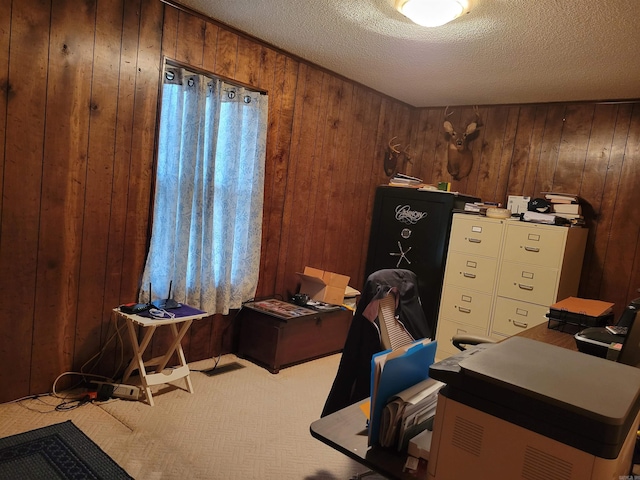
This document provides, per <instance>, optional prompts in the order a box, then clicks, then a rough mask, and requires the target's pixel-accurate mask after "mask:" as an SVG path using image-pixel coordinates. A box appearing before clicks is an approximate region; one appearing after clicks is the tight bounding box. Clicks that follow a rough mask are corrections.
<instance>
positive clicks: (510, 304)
mask: <svg viewBox="0 0 640 480" xmlns="http://www.w3.org/2000/svg"><path fill="white" fill-rule="evenodd" d="M548 311H549V309H548V308H547V307H545V306H542V305H535V304H532V303H523V302H519V301H517V300H511V299H509V298H502V297H498V299H497V300H496V310H495V315H494V320H493V329H492V332H493V333H496V334H500V335H506V336H508V337H510V336H511V335H516V334H517V333H520V332H522V331H523V330H526V329H527V328H531V327H535V326H536V325H539V324H541V323H544V322H546V321H547V317H546V316H545V315H546V314H547V312H548Z"/></svg>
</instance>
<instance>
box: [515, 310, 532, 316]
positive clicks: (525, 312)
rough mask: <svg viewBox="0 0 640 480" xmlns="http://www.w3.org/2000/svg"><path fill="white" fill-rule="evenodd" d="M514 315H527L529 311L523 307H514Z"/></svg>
mask: <svg viewBox="0 0 640 480" xmlns="http://www.w3.org/2000/svg"><path fill="white" fill-rule="evenodd" d="M516 315H522V316H523V317H526V316H527V315H529V311H528V310H525V309H523V308H516Z"/></svg>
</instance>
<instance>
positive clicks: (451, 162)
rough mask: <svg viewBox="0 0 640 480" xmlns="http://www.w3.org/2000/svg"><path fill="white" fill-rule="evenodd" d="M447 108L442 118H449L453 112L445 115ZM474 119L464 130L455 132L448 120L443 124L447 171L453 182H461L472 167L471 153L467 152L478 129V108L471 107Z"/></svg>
mask: <svg viewBox="0 0 640 480" xmlns="http://www.w3.org/2000/svg"><path fill="white" fill-rule="evenodd" d="M448 109H449V107H447V108H445V110H444V116H445V118H447V117H449V116H450V115H451V114H452V113H453V112H451V113H447V110H448ZM473 111H474V113H475V118H474V120H473V121H471V122H469V123H468V124H467V126H466V128H465V129H464V132H462V131H461V130H458V131H456V128H455V127H454V126H453V124H452V123H451V122H450V121H449V120H445V122H444V131H445V132H446V135H447V142H448V145H447V171H448V172H449V174H450V175H451V176H452V177H453V179H454V180H462V179H463V178H465V177H466V176H467V175H469V172H471V167H472V166H473V153H472V152H471V150H469V142H470V141H472V140H473V139H474V138H475V137H476V135H474V133H476V132H477V131H478V128H479V127H480V113H479V112H478V107H477V106H476V107H473Z"/></svg>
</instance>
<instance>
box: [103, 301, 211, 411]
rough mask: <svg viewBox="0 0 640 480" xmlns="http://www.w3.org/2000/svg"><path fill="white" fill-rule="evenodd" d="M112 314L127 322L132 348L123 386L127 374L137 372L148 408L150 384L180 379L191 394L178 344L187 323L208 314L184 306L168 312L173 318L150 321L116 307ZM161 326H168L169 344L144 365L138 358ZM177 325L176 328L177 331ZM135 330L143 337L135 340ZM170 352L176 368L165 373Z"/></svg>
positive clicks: (188, 324)
mask: <svg viewBox="0 0 640 480" xmlns="http://www.w3.org/2000/svg"><path fill="white" fill-rule="evenodd" d="M113 311H114V312H115V314H116V315H119V316H120V317H122V318H124V319H125V321H126V322H127V329H128V331H129V339H130V340H131V346H132V347H133V359H132V360H131V363H130V364H129V366H128V367H127V369H126V370H125V372H124V376H123V377H122V382H123V383H126V382H127V380H128V379H129V377H130V376H131V374H132V373H133V372H134V371H135V370H138V371H139V372H140V381H141V382H142V388H143V390H144V393H145V396H146V399H147V402H148V403H149V405H150V406H152V407H153V405H154V402H153V395H152V394H151V386H152V385H160V384H164V383H171V382H174V381H175V380H178V379H180V378H184V379H185V382H186V387H187V391H188V392H189V393H193V385H192V384H191V377H190V376H189V374H190V371H189V366H188V365H187V362H186V359H185V356H184V351H183V350H182V344H181V343H180V342H181V341H182V338H183V337H184V335H185V334H186V333H187V331H188V330H189V327H190V326H191V323H192V322H193V321H194V320H197V319H200V318H203V317H206V316H208V313H207V312H202V311H200V310H197V309H195V308H192V307H189V306H187V305H183V306H182V307H180V308H177V309H173V310H171V312H172V313H174V314H175V317H174V318H150V317H145V316H142V315H138V314H128V313H124V312H121V311H120V309H118V308H114V309H113ZM163 325H168V326H169V328H170V329H171V333H172V336H173V341H172V342H171V345H169V347H168V348H167V351H166V353H165V354H164V355H161V356H159V357H155V358H152V359H151V360H148V361H146V362H145V361H144V360H143V358H142V356H143V354H144V352H145V350H146V349H147V347H148V346H149V344H150V343H151V338H152V337H153V334H154V333H155V332H156V330H157V328H158V327H160V326H163ZM178 326H180V329H179V330H178ZM136 327H143V328H144V335H143V336H142V339H141V340H140V339H139V338H138V333H137V328H136ZM174 352H175V353H176V354H177V355H178V365H177V366H175V368H172V369H170V370H168V371H167V372H165V371H164V369H165V368H166V367H167V364H168V363H169V360H170V359H171V356H172V355H173V353H174ZM153 366H155V367H156V368H155V370H154V371H153V373H148V372H147V367H153Z"/></svg>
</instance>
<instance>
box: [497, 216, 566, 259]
mask: <svg viewBox="0 0 640 480" xmlns="http://www.w3.org/2000/svg"><path fill="white" fill-rule="evenodd" d="M520 223H524V222H520ZM566 232H567V228H566V227H557V226H546V225H533V224H524V225H520V224H510V225H508V227H507V234H506V237H505V248H504V256H503V260H504V261H506V262H521V263H532V264H535V265H541V266H544V267H551V268H559V267H560V260H561V258H562V254H563V251H564V240H565V238H566Z"/></svg>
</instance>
